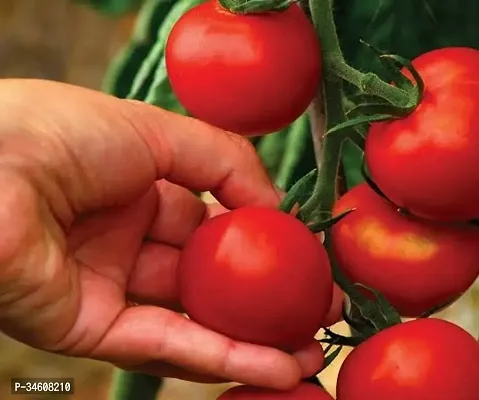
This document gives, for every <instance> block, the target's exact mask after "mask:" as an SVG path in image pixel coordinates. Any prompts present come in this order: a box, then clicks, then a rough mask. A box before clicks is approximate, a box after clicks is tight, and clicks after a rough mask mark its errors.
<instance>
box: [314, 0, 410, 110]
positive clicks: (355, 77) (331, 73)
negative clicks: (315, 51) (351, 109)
mask: <svg viewBox="0 0 479 400" xmlns="http://www.w3.org/2000/svg"><path fill="white" fill-rule="evenodd" d="M309 8H310V11H311V15H312V19H313V22H314V25H315V26H316V27H318V34H319V36H320V38H321V45H322V46H323V63H324V70H325V72H326V79H342V80H344V81H346V82H349V83H351V84H352V85H354V86H356V87H358V88H359V89H360V90H361V91H362V92H363V93H364V94H368V95H373V96H378V97H381V98H383V99H385V100H387V101H388V102H389V103H391V104H392V105H393V106H396V107H404V106H406V105H408V104H409V103H410V94H409V93H408V92H406V91H405V90H402V89H399V88H397V87H395V86H392V85H390V84H389V83H387V82H384V81H383V80H382V79H380V78H379V77H378V76H377V75H376V74H374V73H371V72H368V73H366V74H364V73H362V72H360V71H358V70H357V69H355V68H353V67H351V66H349V65H348V64H347V63H346V61H345V59H344V56H343V53H342V51H341V48H340V45H339V39H338V35H337V33H336V26H335V24H334V18H333V7H332V0H309Z"/></svg>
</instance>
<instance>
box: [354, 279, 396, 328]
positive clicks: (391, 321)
mask: <svg viewBox="0 0 479 400" xmlns="http://www.w3.org/2000/svg"><path fill="white" fill-rule="evenodd" d="M355 285H356V286H359V287H362V288H364V289H366V290H368V291H369V292H371V293H372V294H373V295H374V297H375V299H376V304H377V305H378V308H379V310H380V311H381V314H382V315H383V317H384V320H385V322H386V324H387V325H386V327H388V326H393V325H397V324H400V323H401V316H400V315H399V313H398V312H397V310H396V309H395V308H394V307H393V306H392V305H391V303H389V301H388V300H387V299H386V297H384V295H382V294H381V293H380V292H379V291H378V290H376V289H373V288H371V287H369V286H366V285H363V284H362V283H355Z"/></svg>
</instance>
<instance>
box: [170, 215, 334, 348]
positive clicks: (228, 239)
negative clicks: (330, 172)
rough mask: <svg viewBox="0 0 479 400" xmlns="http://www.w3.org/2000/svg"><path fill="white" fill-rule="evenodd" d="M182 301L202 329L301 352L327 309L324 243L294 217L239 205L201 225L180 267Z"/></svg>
mask: <svg viewBox="0 0 479 400" xmlns="http://www.w3.org/2000/svg"><path fill="white" fill-rule="evenodd" d="M178 285H179V290H180V300H181V304H182V306H183V308H184V309H185V310H186V312H187V313H188V316H189V317H190V318H191V319H193V320H194V321H197V322H198V323H200V324H201V325H203V326H206V327H208V328H210V329H212V330H215V331H217V332H220V333H223V334H225V335H227V336H229V337H232V338H235V339H237V340H242V341H245V342H250V343H256V344H262V345H267V346H272V347H276V348H281V349H283V350H286V351H295V350H298V349H300V348H302V347H304V346H306V345H308V344H310V343H311V342H312V341H313V338H314V335H315V334H316V333H317V332H318V331H319V329H320V328H321V326H322V324H323V320H324V318H325V317H326V314H327V313H328V311H329V309H330V306H331V301H332V292H333V282H332V275H331V269H330V265H329V260H328V256H327V253H326V250H325V249H324V247H323V245H322V244H321V243H320V242H319V241H318V240H317V238H316V237H315V236H314V234H312V233H311V232H310V231H309V229H308V228H306V227H305V226H304V225H303V224H302V223H301V222H299V221H298V220H297V219H296V218H294V217H292V216H291V215H288V214H285V213H282V212H280V211H277V210H271V209H266V208H261V207H244V208H241V209H238V210H234V211H232V212H230V213H227V214H223V215H220V216H218V217H216V218H213V219H211V220H210V221H208V223H205V224H203V225H202V226H201V227H200V228H199V229H197V230H196V231H195V233H194V234H193V235H192V236H191V238H190V240H189V241H188V242H187V243H186V245H185V248H184V250H183V253H182V255H181V259H180V262H179V265H178Z"/></svg>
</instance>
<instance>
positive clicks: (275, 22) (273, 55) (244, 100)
mask: <svg viewBox="0 0 479 400" xmlns="http://www.w3.org/2000/svg"><path fill="white" fill-rule="evenodd" d="M165 57H166V68H167V73H168V77H169V80H170V82H171V86H172V89H173V92H174V93H175V95H176V96H177V98H178V100H179V101H180V103H181V104H182V105H183V106H184V107H185V108H186V110H188V111H189V112H190V113H191V114H192V115H193V116H194V117H196V118H198V119H201V120H203V121H204V122H207V123H209V124H211V125H215V126H217V127H220V128H223V129H225V130H229V131H232V132H235V133H238V134H243V135H262V134H266V133H271V132H274V131H278V130H280V129H282V128H284V127H286V126H287V125H289V124H290V123H292V122H293V121H295V120H296V119H297V118H299V117H300V116H301V114H303V112H304V111H305V110H306V108H307V107H308V106H309V104H310V103H311V101H312V100H313V98H314V96H315V95H316V94H317V92H318V87H319V83H320V77H321V55H320V45H319V41H318V38H317V36H316V33H315V30H314V27H313V25H312V23H311V22H310V21H309V19H308V18H307V16H306V14H305V13H304V12H303V11H302V10H301V8H300V7H299V5H298V4H296V3H295V4H293V5H291V6H290V7H289V8H287V9H286V10H285V11H275V12H268V13H260V14H246V15H239V14H233V13H231V12H229V11H227V10H225V9H224V8H223V7H222V6H221V5H220V4H219V3H218V2H217V1H216V0H208V1H206V2H205V3H202V4H200V5H198V6H196V7H194V8H193V9H191V10H190V11H188V12H187V13H185V14H184V15H183V16H182V17H181V18H180V20H179V21H178V22H177V23H176V25H175V26H174V27H173V29H172V31H171V33H170V36H169V37H168V41H167V44H166V50H165Z"/></svg>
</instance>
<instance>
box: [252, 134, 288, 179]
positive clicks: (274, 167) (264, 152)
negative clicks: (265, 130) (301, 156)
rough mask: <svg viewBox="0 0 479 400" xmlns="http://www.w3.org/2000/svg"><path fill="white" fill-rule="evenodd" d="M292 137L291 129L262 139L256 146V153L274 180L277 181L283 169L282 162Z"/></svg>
mask: <svg viewBox="0 0 479 400" xmlns="http://www.w3.org/2000/svg"><path fill="white" fill-rule="evenodd" d="M290 135H291V132H290V129H283V130H282V131H279V132H275V133H272V134H269V135H266V136H264V137H262V139H261V140H260V142H259V143H258V145H257V146H256V152H257V153H258V156H259V158H260V159H261V161H262V162H263V165H264V167H265V168H266V171H267V172H268V175H269V177H270V178H271V179H272V180H275V179H276V177H277V176H278V174H279V171H280V168H281V167H282V160H283V158H284V153H285V151H286V149H287V145H286V143H287V141H288V138H289V136H290Z"/></svg>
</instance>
